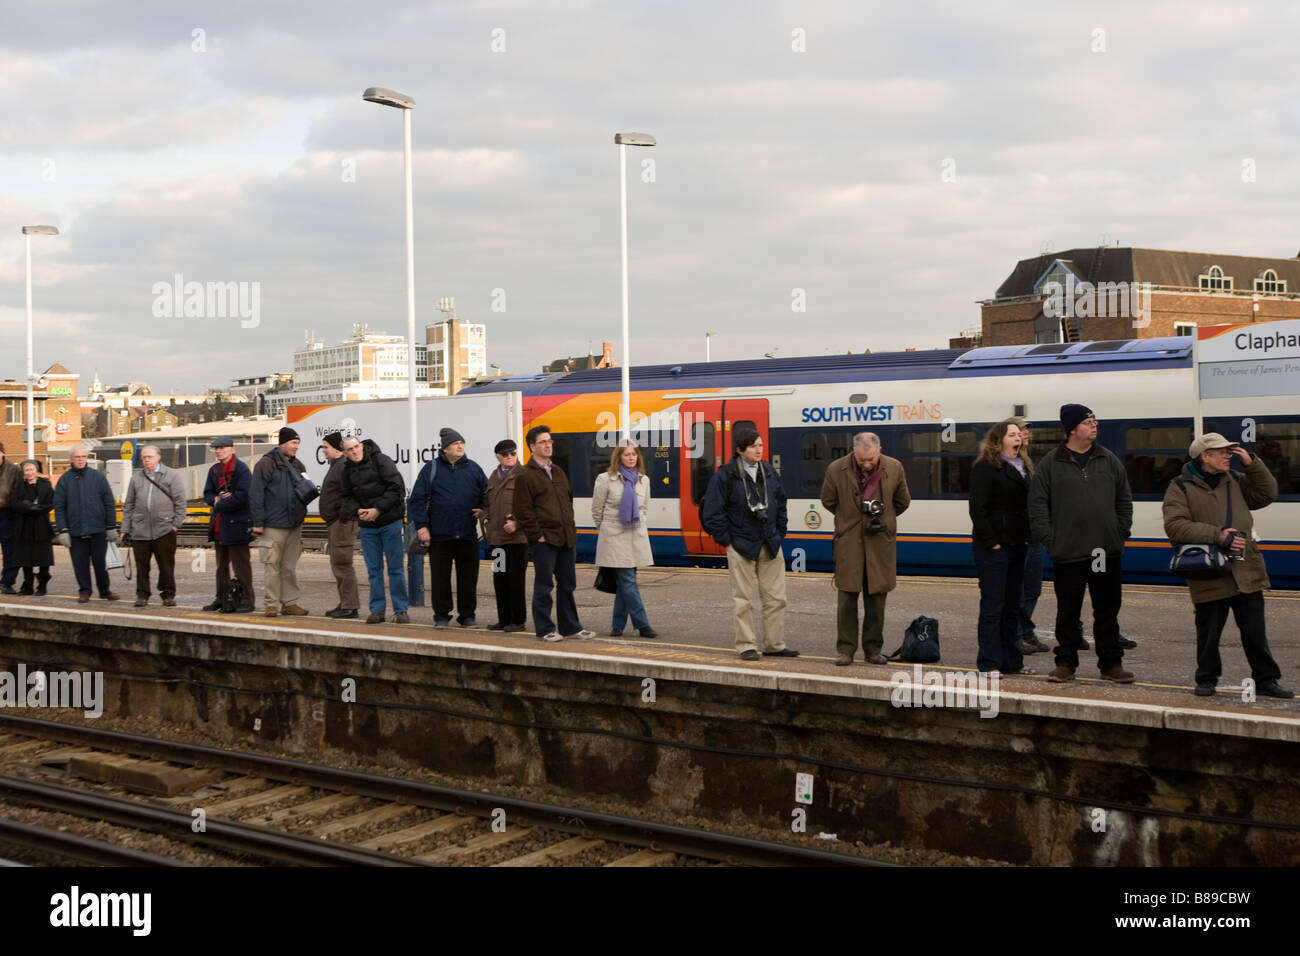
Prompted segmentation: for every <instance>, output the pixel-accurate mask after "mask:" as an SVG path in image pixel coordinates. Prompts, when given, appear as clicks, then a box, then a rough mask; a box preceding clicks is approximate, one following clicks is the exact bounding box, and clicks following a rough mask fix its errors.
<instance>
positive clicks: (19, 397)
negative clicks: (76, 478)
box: [0, 362, 82, 474]
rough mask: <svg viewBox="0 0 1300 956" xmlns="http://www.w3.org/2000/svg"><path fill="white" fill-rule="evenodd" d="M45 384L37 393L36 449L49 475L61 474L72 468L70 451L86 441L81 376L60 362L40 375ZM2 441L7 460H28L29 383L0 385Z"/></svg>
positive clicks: (15, 382) (33, 393) (10, 382)
mask: <svg viewBox="0 0 1300 956" xmlns="http://www.w3.org/2000/svg"><path fill="white" fill-rule="evenodd" d="M40 376H41V379H43V381H44V384H43V386H42V387H40V388H37V389H35V390H33V392H32V397H33V399H34V403H33V404H34V406H35V407H34V415H33V417H34V419H35V422H36V431H35V434H34V435H33V438H34V442H33V450H34V453H35V455H36V459H37V460H38V461H40V462H41V466H42V468H43V469H44V470H45V473H46V474H58V473H59V472H61V471H63V470H64V469H66V468H67V466H68V451H69V449H71V448H72V446H73V445H75V444H77V443H78V442H80V441H81V439H82V434H81V405H80V401H79V399H78V396H77V391H78V388H79V386H78V381H79V380H80V378H81V376H80V375H78V374H77V373H76V372H69V371H68V370H67V369H66V368H64V367H63V366H62V365H59V364H58V363H57V362H56V363H55V364H54V365H51V366H50V367H49V368H47V369H46V370H45V371H44V372H42V373H40ZM0 406H2V409H3V417H0V442H3V443H4V446H5V449H6V452H5V457H6V458H8V459H10V460H12V461H22V460H23V459H24V458H26V457H27V383H26V382H25V381H17V380H16V379H8V380H6V381H3V382H0Z"/></svg>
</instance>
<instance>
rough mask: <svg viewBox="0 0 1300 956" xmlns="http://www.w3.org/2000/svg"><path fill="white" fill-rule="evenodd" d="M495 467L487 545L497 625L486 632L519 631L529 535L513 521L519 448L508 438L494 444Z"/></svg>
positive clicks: (524, 618) (525, 609)
mask: <svg viewBox="0 0 1300 956" xmlns="http://www.w3.org/2000/svg"><path fill="white" fill-rule="evenodd" d="M495 452H496V456H497V467H495V468H493V469H492V473H491V474H489V475H488V483H487V535H486V537H487V543H488V557H489V558H491V559H492V589H493V591H494V592H495V593H496V598H497V622H496V623H495V624H492V625H489V627H488V630H489V631H508V632H510V633H512V634H513V633H515V632H516V631H522V630H523V629H524V627H525V626H526V624H527V617H528V607H527V605H526V604H525V601H524V596H525V592H524V571H525V570H526V569H527V568H528V536H527V535H525V534H524V533H523V531H521V530H520V528H519V522H518V521H517V520H516V518H515V482H516V481H517V480H518V478H519V474H520V472H522V471H523V469H522V468H521V467H520V466H519V446H518V445H516V444H515V443H514V442H513V441H511V440H510V439H509V438H503V439H501V441H499V442H497V444H496V449H495Z"/></svg>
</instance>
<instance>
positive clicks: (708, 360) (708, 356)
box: [704, 332, 718, 362]
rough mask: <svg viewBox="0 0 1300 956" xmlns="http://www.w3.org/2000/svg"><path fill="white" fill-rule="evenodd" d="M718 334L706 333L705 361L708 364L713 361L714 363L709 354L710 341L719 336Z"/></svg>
mask: <svg viewBox="0 0 1300 956" xmlns="http://www.w3.org/2000/svg"><path fill="white" fill-rule="evenodd" d="M717 334H718V333H717V332H705V333H704V361H706V362H711V361H713V359H712V358H710V352H709V339H711V338H713V337H714V336H715V335H717Z"/></svg>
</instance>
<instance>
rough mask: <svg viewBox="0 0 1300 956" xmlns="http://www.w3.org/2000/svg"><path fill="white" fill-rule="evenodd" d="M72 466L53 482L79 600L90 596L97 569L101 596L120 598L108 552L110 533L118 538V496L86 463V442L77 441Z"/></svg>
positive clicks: (58, 519) (57, 523)
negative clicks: (110, 571) (112, 581)
mask: <svg viewBox="0 0 1300 956" xmlns="http://www.w3.org/2000/svg"><path fill="white" fill-rule="evenodd" d="M68 458H69V460H70V461H71V462H72V467H71V468H69V469H68V470H67V471H65V472H64V473H63V474H62V475H60V476H59V481H58V484H56V485H55V486H54V529H55V530H56V531H60V532H62V531H66V532H68V536H69V538H70V543H69V546H68V551H69V554H70V557H71V558H72V572H73V574H75V575H76V577H77V600H78V601H79V602H80V603H81V604H85V603H87V602H88V601H89V600H90V571H91V568H92V566H93V568H94V571H95V584H96V585H97V586H98V587H99V596H100V597H101V598H103V599H104V600H105V601H117V600H120V598H119V597H118V596H117V595H116V594H114V593H113V589H112V587H111V586H110V584H109V579H108V567H107V564H106V563H105V555H106V553H107V551H108V535H109V534H110V533H111V534H112V535H113V540H114V541H115V542H116V541H117V500H116V499H115V498H114V497H113V489H112V488H110V487H109V486H108V479H107V478H105V477H104V476H103V475H102V474H101V473H100V472H99V471H97V470H96V469H94V468H91V467H89V466H88V465H87V464H86V463H87V461H88V460H89V458H90V456H89V455H88V454H87V452H86V448H85V446H84V445H74V446H73V447H72V450H71V451H70V452H69V453H68Z"/></svg>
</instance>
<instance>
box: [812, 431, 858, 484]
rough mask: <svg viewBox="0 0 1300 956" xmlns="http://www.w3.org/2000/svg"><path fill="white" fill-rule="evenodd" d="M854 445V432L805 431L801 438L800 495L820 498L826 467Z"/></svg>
mask: <svg viewBox="0 0 1300 956" xmlns="http://www.w3.org/2000/svg"><path fill="white" fill-rule="evenodd" d="M852 447H853V432H815V431H807V432H804V433H803V436H802V437H801V438H800V439H799V460H800V468H799V497H801V498H820V497H821V494H822V482H824V481H825V480H826V469H827V468H829V467H830V464H831V462H833V461H834V460H835V459H836V458H843V457H844V456H845V455H847V454H848V453H849V450H850V449H851V448H852Z"/></svg>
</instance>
